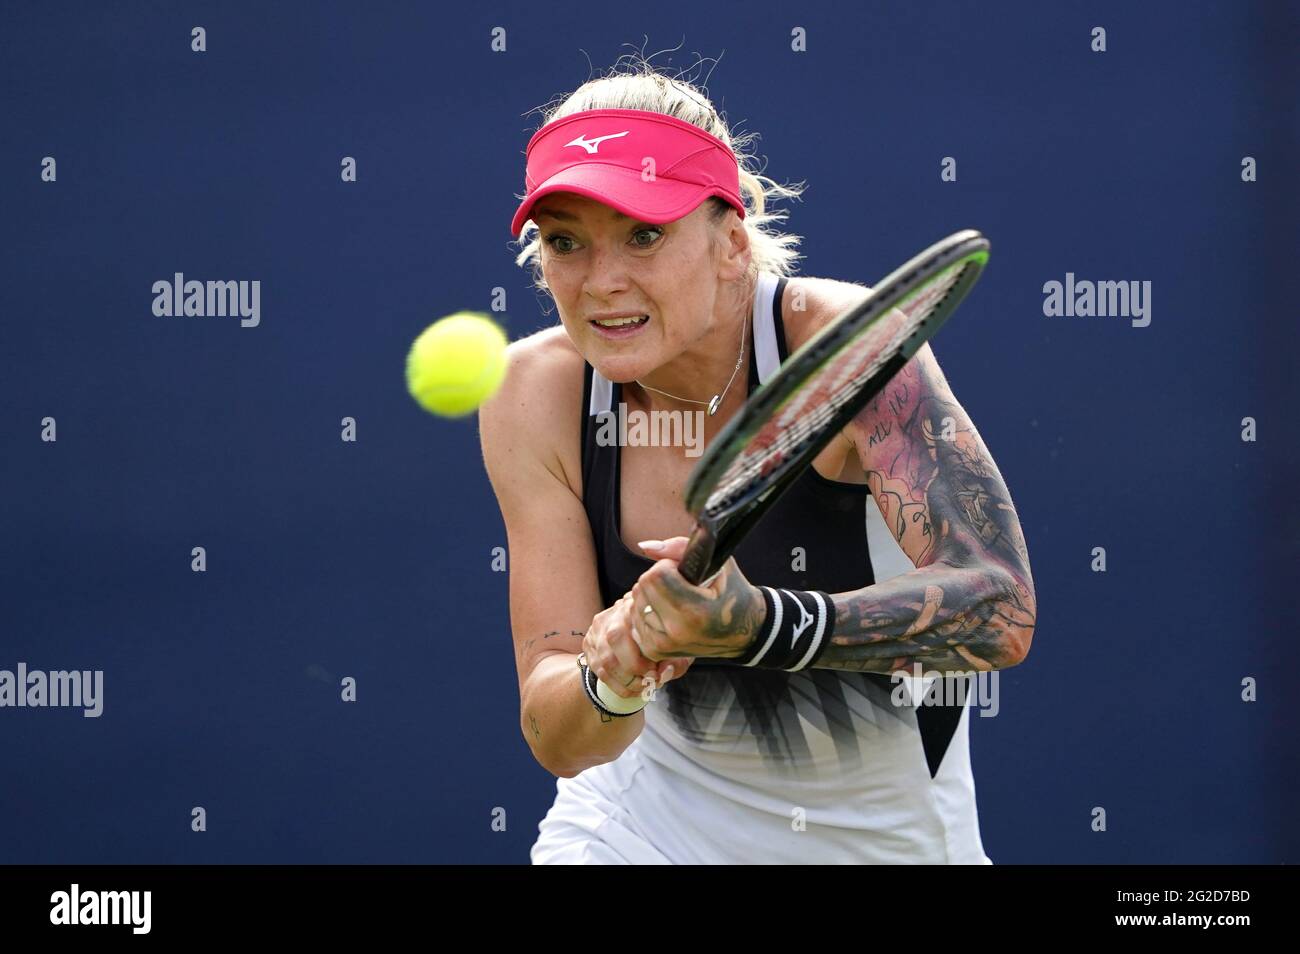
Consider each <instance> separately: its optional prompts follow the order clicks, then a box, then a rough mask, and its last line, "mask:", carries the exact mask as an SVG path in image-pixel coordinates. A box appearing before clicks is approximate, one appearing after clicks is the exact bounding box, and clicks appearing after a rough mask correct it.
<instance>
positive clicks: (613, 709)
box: [578, 653, 646, 718]
mask: <svg viewBox="0 0 1300 954" xmlns="http://www.w3.org/2000/svg"><path fill="white" fill-rule="evenodd" d="M578 669H579V670H580V671H581V672H582V688H583V690H584V691H585V692H586V693H587V698H588V699H589V700H591V704H592V705H593V706H594V707H595V708H596V711H597V712H602V713H604V714H605V715H610V716H615V717H617V718H624V717H626V716H630V715H636V714H637V713H638V712H640V711H641V710H642V709H644V708H645V707H646V700H644V699H625V698H623V697H622V696H620V695H618V694H617V693H614V692H611V691H610V690H609V687H608V686H606V685H605V684H604V683H602V682H601V681H600V679H598V678H597V677H596V674H595V673H594V672H592V670H591V667H590V666H588V665H587V654H586V653H578Z"/></svg>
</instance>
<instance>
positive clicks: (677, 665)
mask: <svg viewBox="0 0 1300 954" xmlns="http://www.w3.org/2000/svg"><path fill="white" fill-rule="evenodd" d="M633 611H634V610H633V602H632V594H631V593H627V594H625V595H624V596H623V597H622V599H620V600H618V601H617V602H616V603H615V604H614V605H613V606H611V607H609V608H608V609H604V610H601V611H600V612H599V613H597V614H596V615H595V616H594V617H593V618H592V620H591V627H590V628H589V629H588V630H587V633H586V635H585V636H584V637H583V640H582V651H583V652H584V653H586V656H587V665H588V666H589V667H590V668H591V670H592V672H594V673H595V674H596V678H598V679H599V680H600V681H601V682H603V683H604V684H605V685H606V686H608V687H609V688H610V689H611V690H612V691H613V692H615V693H616V694H617V695H620V696H622V697H623V698H625V699H630V698H632V697H634V696H642V698H645V695H644V693H645V690H647V689H650V688H651V687H653V688H654V689H660V688H662V687H663V686H664V684H665V683H667V682H669V681H670V680H672V679H677V678H679V677H680V676H682V675H683V674H685V672H686V670H688V669H690V668H691V663H692V662H694V658H693V657H691V656H677V657H673V658H671V659H664V660H660V661H659V662H657V663H656V662H654V661H652V660H649V659H646V658H645V656H643V655H642V654H641V647H640V646H638V645H637V642H636V639H635V637H634V636H633V631H632V613H633ZM652 691H653V690H652Z"/></svg>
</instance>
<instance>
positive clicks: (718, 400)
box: [633, 318, 749, 417]
mask: <svg viewBox="0 0 1300 954" xmlns="http://www.w3.org/2000/svg"><path fill="white" fill-rule="evenodd" d="M747 324H749V319H748V318H746V319H745V320H743V321H742V322H741V323H740V356H739V357H737V358H736V367H735V369H734V370H733V371H732V372H731V377H730V378H728V379H727V386H726V387H725V388H723V389H722V393H721V394H715V395H713V399H712V400H709V401H695V400H692V399H691V398H684V397H678V396H677V395H676V394H669V393H668V392H667V391H660V390H659V389H658V388H652V387H650V385H648V384H641V382H640V381H637V382H636V383H637V384H641V387H643V388H645V389H646V390H647V391H654V392H655V393H656V394H662V395H663V396H664V397H670V398H672V399H673V400H674V401H685V402H686V403H687V404H707V405H708V408H709V417H712V416H713V415H714V414H716V413H717V411H718V408H719V407H721V406H722V399H723V398H725V397H726V396H727V392H728V391H730V390H731V384H732V382H733V381H735V380H736V374H737V373H739V371H740V365H741V363H742V362H744V360H745V325H747ZM633 380H636V379H635V378H634V379H633Z"/></svg>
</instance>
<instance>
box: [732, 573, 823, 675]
mask: <svg viewBox="0 0 1300 954" xmlns="http://www.w3.org/2000/svg"><path fill="white" fill-rule="evenodd" d="M758 589H759V592H761V593H762V594H763V604H764V605H765V606H766V607H767V618H766V619H765V620H763V627H762V629H761V630H759V633H758V636H757V637H756V638H755V639H754V642H753V643H752V644H750V646H749V648H748V649H746V650H745V653H744V655H742V656H741V657H740V658H739V659H737V660H736V662H737V663H739V664H740V665H742V666H758V667H760V668H762V669H784V670H785V671H786V672H798V671H799V670H801V669H807V668H808V667H809V666H811V665H812V664H813V663H815V662H816V661H817V660H818V658H820V657H821V654H822V653H823V652H825V650H826V647H827V646H829V645H830V642H831V633H833V632H834V631H835V603H834V602H833V601H832V600H831V597H830V594H829V593H823V592H822V591H821V590H784V589H782V590H778V589H773V588H772V587H770V586H760V587H759V588H758Z"/></svg>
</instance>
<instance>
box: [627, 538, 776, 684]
mask: <svg viewBox="0 0 1300 954" xmlns="http://www.w3.org/2000/svg"><path fill="white" fill-rule="evenodd" d="M687 541H688V538H687V537H670V538H668V539H667V540H663V541H656V540H643V541H642V542H641V544H640V546H641V549H642V550H643V551H644V552H645V554H646V555H647V556H650V557H654V558H657V561H658V562H656V563H655V565H654V566H652V567H651V568H650V569H648V570H646V571H645V572H644V573H642V574H641V578H640V579H638V580H637V581H636V583H634V584H633V585H632V600H633V612H632V617H633V622H632V626H633V635H634V638H635V639H636V641H637V643H638V644H639V645H640V647H641V653H642V654H643V655H644V656H645V657H646V658H647V659H653V660H656V661H658V660H663V659H668V658H670V657H673V656H715V657H718V658H723V659H726V658H735V657H738V656H741V655H743V654H744V651H745V649H746V648H747V647H748V646H749V644H750V643H752V642H753V641H754V637H755V636H757V635H758V631H759V629H760V628H761V627H762V625H763V619H764V617H765V616H766V615H767V611H766V609H765V607H764V605H763V595H762V593H760V592H759V590H758V587H756V586H754V585H753V584H751V583H750V582H749V581H748V580H747V579H745V575H744V574H743V573H741V572H740V567H738V566H737V565H736V560H735V558H734V557H732V558H730V559H728V560H727V562H726V563H724V564H723V565H722V569H721V570H719V571H718V572H717V573H716V574H715V575H714V577H713V579H712V580H709V581H708V582H707V584H706V585H705V586H693V585H692V584H690V583H688V582H687V581H686V579H685V578H684V577H683V576H682V575H681V574H680V573H678V572H677V564H678V562H679V561H680V560H681V558H682V556H683V555H684V554H685V553H686V544H687ZM654 543H661V544H662V546H660V547H659V548H654V547H653V546H646V544H654ZM647 606H649V607H652V608H653V612H651V613H650V614H649V615H647V614H646V607H647Z"/></svg>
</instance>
